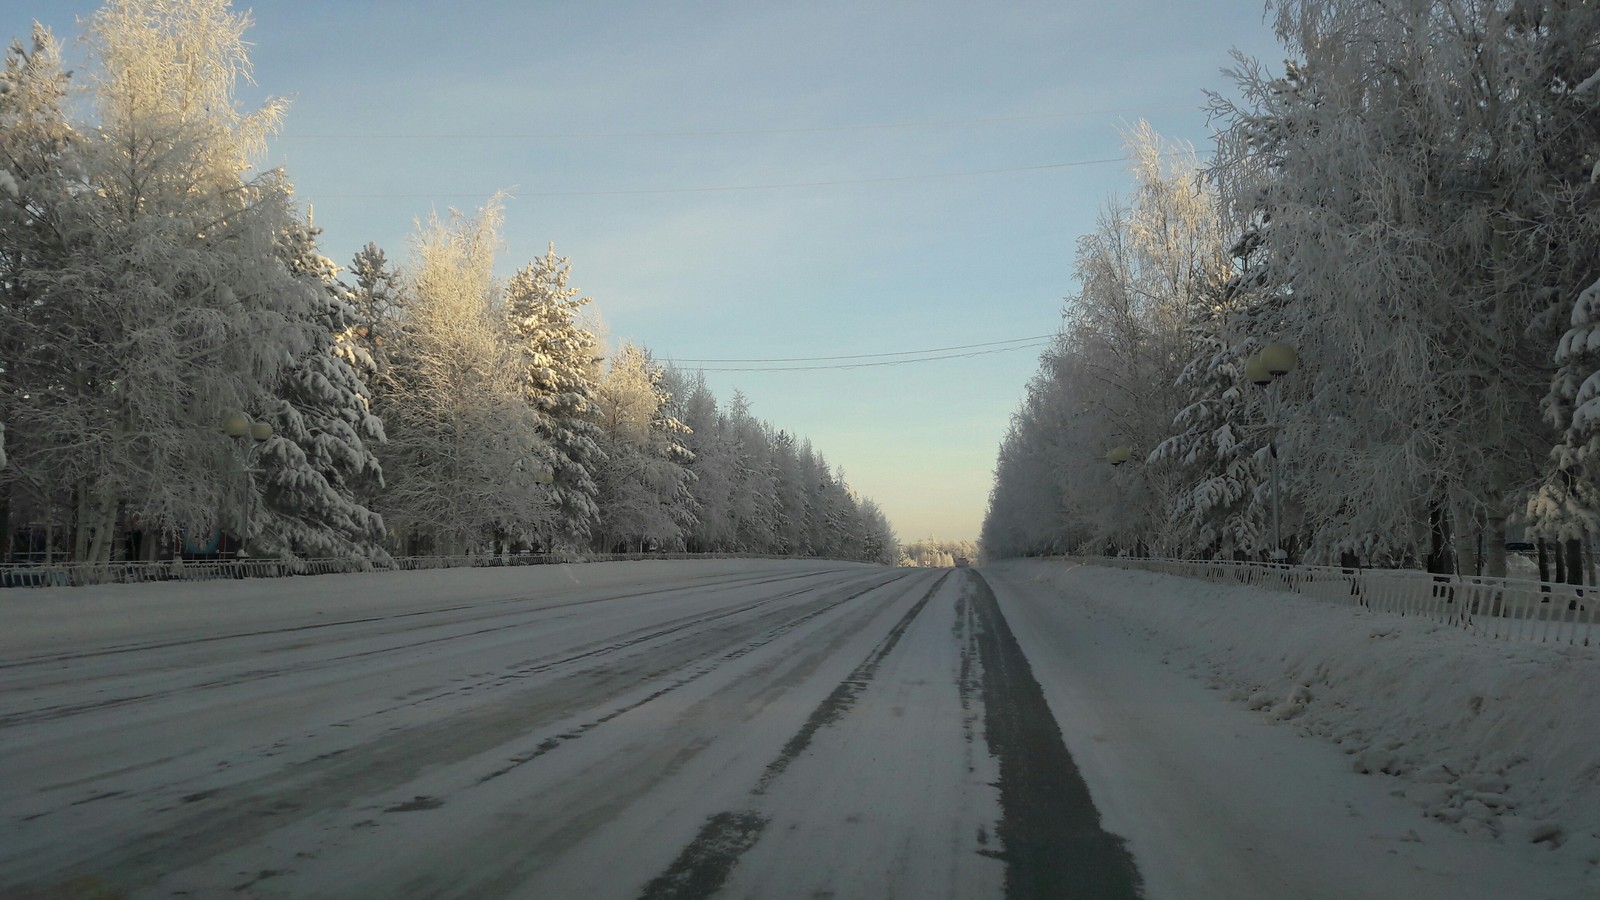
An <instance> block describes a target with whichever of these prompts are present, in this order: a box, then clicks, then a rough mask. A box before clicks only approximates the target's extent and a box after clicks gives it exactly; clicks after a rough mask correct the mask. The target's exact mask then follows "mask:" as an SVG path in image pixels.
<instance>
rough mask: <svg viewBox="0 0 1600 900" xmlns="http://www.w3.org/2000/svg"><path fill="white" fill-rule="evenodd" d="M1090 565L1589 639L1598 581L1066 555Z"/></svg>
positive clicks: (1596, 615)
mask: <svg viewBox="0 0 1600 900" xmlns="http://www.w3.org/2000/svg"><path fill="white" fill-rule="evenodd" d="M1071 558H1072V559H1074V560H1076V561H1078V562H1083V563H1087V564H1090V565H1097V566H1115V567H1117V568H1122V569H1137V570H1141V571H1146V572H1161V573H1163V574H1167V575H1181V576H1183V577H1185V578H1202V579H1205V580H1206V581H1211V582H1216V583H1219V584H1242V585H1250V586H1253V587H1261V588H1267V589H1269V590H1278V591H1290V592H1293V593H1296V594H1301V595H1303V596H1307V597H1314V598H1316V599H1318V600H1326V601H1329V602H1333V603H1346V604H1350V605H1353V606H1363V607H1366V608H1368V609H1372V610H1377V611H1379V612H1387V613H1395V614H1398V615H1402V616H1417V617H1421V618H1425V619H1430V620H1432V621H1435V622H1439V623H1441V624H1445V625H1454V626H1457V627H1460V628H1465V629H1467V630H1469V631H1473V632H1475V633H1478V634H1482V635H1485V636H1488V637H1492V638H1500V639H1503V640H1516V641H1538V642H1545V643H1560V644H1578V645H1582V646H1585V647H1592V646H1595V639H1596V638H1600V627H1597V625H1600V602H1597V601H1600V588H1594V587H1583V586H1580V585H1572V584H1555V583H1549V582H1539V581H1522V580H1515V579H1507V578H1486V577H1478V576H1461V575H1433V574H1430V573H1427V572H1418V571H1414V570H1398V569H1342V568H1337V567H1331V566H1288V565H1273V564H1269V563H1253V562H1232V561H1222V560H1184V559H1142V558H1130V557H1098V556H1089V557H1071Z"/></svg>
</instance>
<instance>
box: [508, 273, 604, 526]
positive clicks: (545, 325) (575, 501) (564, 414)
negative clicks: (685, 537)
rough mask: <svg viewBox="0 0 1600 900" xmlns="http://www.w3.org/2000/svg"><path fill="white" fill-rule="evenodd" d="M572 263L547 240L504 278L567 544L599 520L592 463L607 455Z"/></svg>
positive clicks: (527, 393) (590, 340) (590, 339)
mask: <svg viewBox="0 0 1600 900" xmlns="http://www.w3.org/2000/svg"><path fill="white" fill-rule="evenodd" d="M571 272H572V268H571V262H570V260H569V259H568V258H567V257H563V256H556V253H555V245H554V244H552V245H550V248H549V250H548V252H546V254H545V255H544V256H543V257H540V258H539V259H537V260H534V261H533V262H531V263H529V264H528V265H526V266H523V267H522V268H521V269H518V270H517V272H516V274H514V275H513V276H511V280H510V281H509V282H508V283H507V284H506V300H505V317H506V324H507V327H508V328H509V329H510V332H511V340H512V342H513V345H514V348H515V351H516V353H517V356H518V362H517V369H518V374H519V376H520V379H521V386H522V395H523V397H524V398H525V400H526V401H527V403H528V404H529V406H531V407H532V408H533V409H534V411H535V412H536V413H537V419H536V421H537V422H538V428H539V434H540V437H542V438H543V439H544V441H545V442H546V443H547V444H548V445H549V447H550V458H549V460H548V464H549V465H550V467H551V469H552V474H553V478H554V481H553V484H552V485H551V493H552V499H553V501H554V503H555V506H556V522H555V527H554V532H555V534H556V535H559V536H560V538H561V542H562V543H563V544H565V545H566V546H569V547H580V546H584V545H585V544H586V543H587V541H588V539H589V535H590V533H591V531H592V530H593V529H594V527H595V525H596V524H597V523H598V521H599V515H600V510H599V507H598V506H597V505H596V503H595V497H596V494H597V492H598V488H597V486H596V484H595V479H594V470H595V468H596V466H598V465H599V464H600V463H601V462H602V460H603V458H604V453H603V452H602V451H601V449H600V444H599V438H600V436H601V432H600V426H599V424H598V422H597V421H596V416H597V410H596V407H595V404H594V397H595V389H596V386H595V381H594V376H593V372H594V365H595V361H596V357H597V356H598V353H597V351H596V345H597V341H596V339H595V336H594V335H593V334H591V333H590V332H589V331H588V330H586V329H584V328H583V327H582V326H580V325H579V324H578V318H577V317H578V312H579V310H581V309H582V308H583V307H584V306H585V305H586V304H588V303H589V302H590V299H589V298H588V297H580V296H578V294H579V291H578V289H577V288H574V287H569V286H568V284H567V281H568V278H569V277H570V276H571Z"/></svg>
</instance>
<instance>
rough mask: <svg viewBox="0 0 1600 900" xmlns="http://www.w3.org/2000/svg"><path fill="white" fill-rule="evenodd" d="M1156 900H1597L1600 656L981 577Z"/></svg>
mask: <svg viewBox="0 0 1600 900" xmlns="http://www.w3.org/2000/svg"><path fill="white" fill-rule="evenodd" d="M983 572H984V574H985V575H986V576H987V577H988V578H989V579H990V582H991V584H993V585H994V586H995V591H996V594H997V596H998V597H999V598H1000V600H1001V605H1002V608H1003V609H1004V610H1005V613H1006V616H1007V618H1008V619H1009V620H1010V622H1011V626H1012V628H1013V630H1015V631H1016V632H1017V636H1018V639H1019V641H1020V642H1021V643H1022V645H1023V648H1024V650H1025V651H1026V652H1027V654H1028V656H1029V659H1030V661H1031V662H1032V664H1033V668H1034V674H1035V676H1036V677H1037V678H1038V679H1039V681H1040V682H1041V683H1042V684H1043V685H1044V687H1045V690H1046V694H1047V697H1048V698H1049V700H1050V704H1051V707H1052V710H1053V711H1054V712H1055V715H1056V718H1057V720H1058V721H1059V722H1060V724H1061V728H1062V732H1063V735H1064V736H1065V737H1066V739H1067V743H1068V746H1069V749H1070V750H1071V751H1072V753H1073V755H1074V757H1075V758H1076V759H1077V761H1078V764H1079V766H1080V768H1081V769H1082V770H1083V772H1084V776H1085V778H1086V779H1087V780H1088V781H1089V784H1090V787H1091V792H1092V793H1093V795H1094V798H1095V802H1096V805H1097V806H1098V807H1099V808H1100V809H1101V812H1102V814H1103V815H1104V817H1105V823H1106V827H1107V828H1108V829H1109V830H1111V831H1113V832H1116V833H1118V834H1121V835H1123V836H1124V837H1127V838H1128V839H1129V841H1130V846H1131V847H1132V849H1133V851H1134V854H1135V858H1136V859H1137V861H1138V862H1139V865H1140V868H1141V871H1142V873H1143V874H1144V876H1145V880H1146V885H1147V888H1148V891H1149V896H1150V897H1151V898H1155V900H1159V898H1162V897H1173V898H1198V897H1219V898H1221V897H1227V898H1231V900H1238V898H1245V897H1261V898H1273V897H1297V898H1307V897H1329V898H1344V897H1375V898H1376V897H1395V896H1406V897H1411V898H1428V897H1452V898H1459V897H1513V896H1514V897H1524V898H1579V897H1590V898H1592V897H1597V896H1600V867H1597V863H1600V691H1597V690H1596V689H1595V685H1597V684H1600V650H1596V649H1595V648H1586V647H1571V646H1564V645H1560V646H1558V645H1543V644H1521V643H1511V642H1505V641H1498V640H1492V639H1488V638H1480V637H1476V636H1473V635H1471V634H1468V633H1466V632H1463V631H1461V630H1458V629H1455V628H1451V627H1448V626H1442V625H1437V624H1434V623H1431V622H1426V621H1422V620H1418V619H1408V618H1403V617H1400V616H1394V615H1388V614H1379V613H1369V612H1367V611H1365V610H1362V609H1360V608H1356V607H1348V606H1337V605H1332V604H1327V603H1322V602H1318V601H1315V600H1310V599H1306V598H1302V597H1298V596H1294V595H1290V594H1283V593H1276V592H1270V591H1264V590H1260V589H1255V588H1241V587H1234V586H1222V585H1213V584H1209V583H1205V582H1201V581H1196V580H1190V579H1183V578H1177V577H1172V576H1164V575H1155V574H1149V573H1140V572H1125V571H1119V570H1113V569H1101V568H1094V567H1085V566H1080V565H1076V564H1073V563H1068V562H1064V561H1013V562H1008V563H1002V564H999V565H994V566H988V567H985V568H984V570H983Z"/></svg>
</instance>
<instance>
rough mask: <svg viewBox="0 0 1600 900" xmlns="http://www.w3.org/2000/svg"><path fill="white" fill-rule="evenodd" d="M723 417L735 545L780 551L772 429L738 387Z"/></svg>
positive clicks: (742, 547) (749, 549)
mask: <svg viewBox="0 0 1600 900" xmlns="http://www.w3.org/2000/svg"><path fill="white" fill-rule="evenodd" d="M726 419H727V425H726V429H727V432H728V435H729V438H730V440H731V441H732V443H733V448H732V459H731V462H732V465H733V467H734V468H733V472H732V473H731V475H730V477H729V482H730V483H729V497H728V504H729V514H730V515H731V516H732V518H733V522H734V525H733V528H734V533H735V534H736V535H737V539H736V540H737V546H738V548H739V549H742V550H747V551H749V552H753V553H774V554H776V553H781V552H783V551H782V550H781V549H780V547H779V542H778V537H777V533H778V513H777V503H778V501H777V487H776V483H775V482H774V472H773V450H772V429H771V427H770V426H768V425H767V423H765V422H763V421H761V420H759V419H757V418H756V417H755V416H754V415H752V414H751V412H750V401H749V398H747V397H745V396H744V395H743V394H741V393H739V392H738V391H735V392H734V394H733V399H732V400H731V401H729V403H728V411H727V415H726Z"/></svg>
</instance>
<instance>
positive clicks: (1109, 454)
mask: <svg viewBox="0 0 1600 900" xmlns="http://www.w3.org/2000/svg"><path fill="white" fill-rule="evenodd" d="M1131 459H1133V448H1132V447H1129V446H1128V445H1127V444H1120V445H1118V446H1116V447H1112V448H1111V449H1110V450H1107V451H1106V462H1108V463H1110V464H1111V467H1112V468H1114V469H1120V468H1122V467H1123V466H1125V465H1127V464H1128V461H1129V460H1131ZM1112 482H1113V483H1114V484H1115V485H1116V486H1117V495H1118V502H1119V503H1121V502H1122V497H1121V494H1122V481H1121V479H1120V478H1119V477H1117V476H1112ZM1138 544H1139V542H1138V541H1137V540H1136V541H1134V551H1135V552H1138V549H1139V547H1138Z"/></svg>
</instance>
